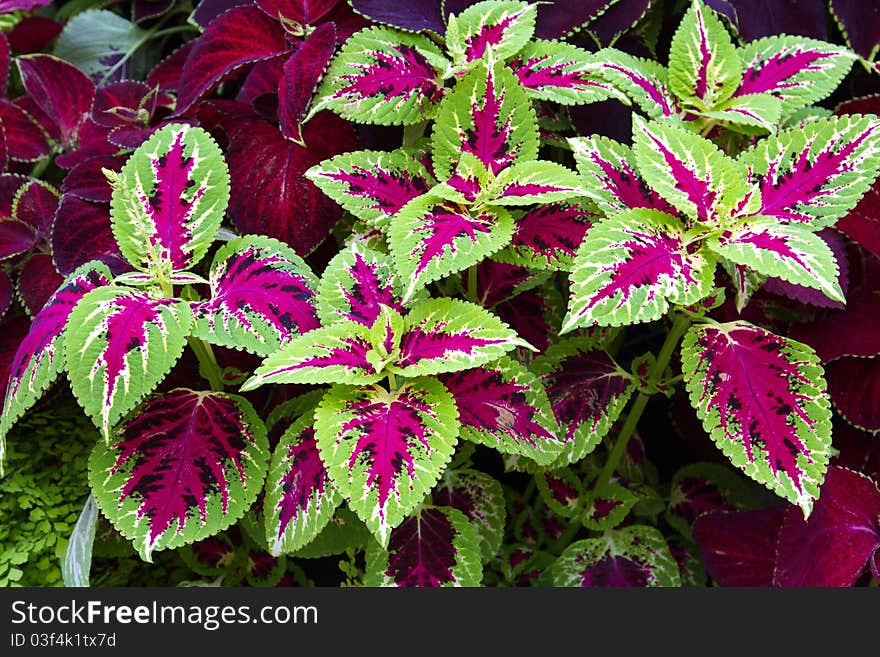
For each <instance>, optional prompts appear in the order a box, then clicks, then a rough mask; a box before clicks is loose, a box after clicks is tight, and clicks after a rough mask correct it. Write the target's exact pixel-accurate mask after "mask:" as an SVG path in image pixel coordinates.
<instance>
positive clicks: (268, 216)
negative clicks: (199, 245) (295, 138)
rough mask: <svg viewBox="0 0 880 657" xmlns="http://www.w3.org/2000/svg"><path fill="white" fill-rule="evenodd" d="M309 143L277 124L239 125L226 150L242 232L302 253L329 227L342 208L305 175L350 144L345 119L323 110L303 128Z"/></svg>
mask: <svg viewBox="0 0 880 657" xmlns="http://www.w3.org/2000/svg"><path fill="white" fill-rule="evenodd" d="M303 136H304V138H305V143H306V148H303V147H302V146H300V145H298V144H295V143H292V142H290V141H289V140H287V139H285V138H284V136H283V135H282V134H281V132H280V131H279V130H278V129H277V128H275V127H274V126H273V125H271V124H269V123H266V122H264V121H253V122H249V123H248V124H247V127H246V128H244V129H242V130H239V131H238V132H237V133H236V135H235V137H234V138H233V141H232V145H231V146H230V148H229V151H228V153H227V160H228V162H229V165H230V171H229V173H230V178H231V182H232V192H231V196H230V200H229V216H230V217H231V219H232V221H233V223H234V224H235V226H236V227H237V228H238V229H239V230H240V231H241V232H242V233H256V234H262V235H267V236H269V237H274V238H276V239H280V240H281V241H282V242H286V243H287V244H289V245H291V246H292V247H293V248H294V249H296V251H297V252H298V253H300V254H303V255H304V254H306V253H309V252H310V251H312V250H313V249H314V248H315V247H316V246H317V245H318V244H320V243H321V242H322V241H323V240H324V238H325V237H327V235H328V234H329V232H330V229H331V228H332V227H333V225H334V224H335V223H336V222H337V221H338V220H339V217H340V216H341V214H342V213H341V209H340V208H339V206H338V205H336V203H335V202H334V201H332V200H331V199H329V198H327V197H326V196H324V195H323V194H322V193H321V192H320V191H319V190H318V188H317V187H315V186H314V184H313V183H312V182H311V181H309V180H308V179H306V178H305V176H304V175H303V174H304V173H305V171H306V170H307V169H309V168H310V167H311V166H312V165H314V164H317V163H318V162H320V161H321V160H324V159H326V158H328V157H330V156H331V155H335V154H337V153H341V152H344V151H347V150H351V149H352V148H353V147H354V144H355V137H354V134H353V132H352V129H351V127H350V125H349V124H348V123H346V122H345V121H343V120H341V119H339V118H337V117H335V116H333V115H331V114H326V113H324V114H319V115H317V116H315V118H314V119H312V120H311V121H310V122H309V123H308V124H306V126H305V130H304V131H303Z"/></svg>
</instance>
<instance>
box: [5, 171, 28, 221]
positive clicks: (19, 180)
mask: <svg viewBox="0 0 880 657" xmlns="http://www.w3.org/2000/svg"><path fill="white" fill-rule="evenodd" d="M29 180H32V178H28V177H27V176H21V175H18V174H15V173H0V219H4V218H8V217H11V216H12V202H13V201H14V200H15V195H16V193H18V190H19V189H20V188H21V186H22V185H24V184H25V183H26V182H28V181H29Z"/></svg>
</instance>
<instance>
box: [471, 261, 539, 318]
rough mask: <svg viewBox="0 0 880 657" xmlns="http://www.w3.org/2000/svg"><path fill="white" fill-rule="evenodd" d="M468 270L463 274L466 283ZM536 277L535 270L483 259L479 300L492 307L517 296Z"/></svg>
mask: <svg viewBox="0 0 880 657" xmlns="http://www.w3.org/2000/svg"><path fill="white" fill-rule="evenodd" d="M466 277H467V272H464V273H463V274H462V284H465V283H466V281H465V280H464V279H466ZM534 277H535V272H534V270H529V269H528V268H526V267H522V266H519V265H510V264H507V263H504V262H495V261H494V260H483V262H481V263H480V264H479V265H477V301H478V302H479V304H480V305H481V306H484V307H486V308H491V307H492V306H495V305H497V304H499V303H503V302H505V301H507V300H508V299H510V298H511V297H514V296H516V294H517V293H518V292H520V291H521V290H522V289H523V287H525V286H526V285H527V283H528V282H529V281H530V280H531V279H533V278H534Z"/></svg>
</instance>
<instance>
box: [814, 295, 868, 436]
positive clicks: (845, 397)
mask: <svg viewBox="0 0 880 657" xmlns="http://www.w3.org/2000/svg"><path fill="white" fill-rule="evenodd" d="M875 299H876V298H875ZM875 303H876V301H875ZM862 330H863V331H864V330H865V329H864V328H863V329H862ZM832 339H834V340H841V336H840V335H836V336H832ZM825 377H826V379H827V380H828V394H830V395H831V401H832V402H833V403H834V407H835V408H836V409H837V412H838V413H840V415H841V416H842V417H843V418H844V419H845V420H846V421H847V422H849V423H850V424H852V425H853V426H856V427H859V428H860V429H865V430H867V431H874V432H876V431H880V358H877V357H874V358H851V357H845V358H838V359H837V360H835V361H833V362H831V363H828V364H827V365H826V366H825Z"/></svg>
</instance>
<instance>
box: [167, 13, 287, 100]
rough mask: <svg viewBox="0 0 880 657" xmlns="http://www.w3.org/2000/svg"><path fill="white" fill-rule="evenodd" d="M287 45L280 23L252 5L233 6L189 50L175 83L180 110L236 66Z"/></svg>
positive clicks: (278, 51) (280, 51)
mask: <svg viewBox="0 0 880 657" xmlns="http://www.w3.org/2000/svg"><path fill="white" fill-rule="evenodd" d="M289 49H290V44H289V43H288V41H287V39H286V37H285V32H284V29H283V28H282V26H281V24H280V23H279V22H278V21H276V20H272V19H271V18H269V17H268V16H266V14H264V13H263V12H261V11H260V10H259V9H257V8H256V7H249V6H246V7H236V8H235V9H232V10H230V11H228V12H226V13H225V14H223V15H222V16H220V17H219V18H217V20H215V21H213V22H212V23H211V24H210V25H209V26H208V28H207V29H206V30H205V32H204V33H203V34H202V35H201V36H200V37H199V38H198V40H197V41H196V44H195V46H193V49H192V50H191V51H190V52H189V55H188V56H187V59H186V64H185V65H184V67H183V73H182V75H181V76H180V82H179V84H178V87H179V94H178V97H177V109H176V112H177V114H182V113H184V112H185V111H187V110H188V109H189V108H190V107H192V106H193V104H195V102H196V101H197V100H199V99H200V98H202V97H203V96H204V95H205V94H207V93H208V92H209V91H210V90H211V88H212V87H214V85H216V84H217V83H219V82H220V81H221V80H222V79H223V78H224V77H226V76H227V75H229V74H230V73H232V72H233V71H235V70H236V69H238V68H240V67H242V66H244V65H245V64H250V63H253V62H258V61H260V60H264V59H269V58H271V57H277V56H279V55H282V54H284V53H285V52H287V51H288V50H289Z"/></svg>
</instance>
